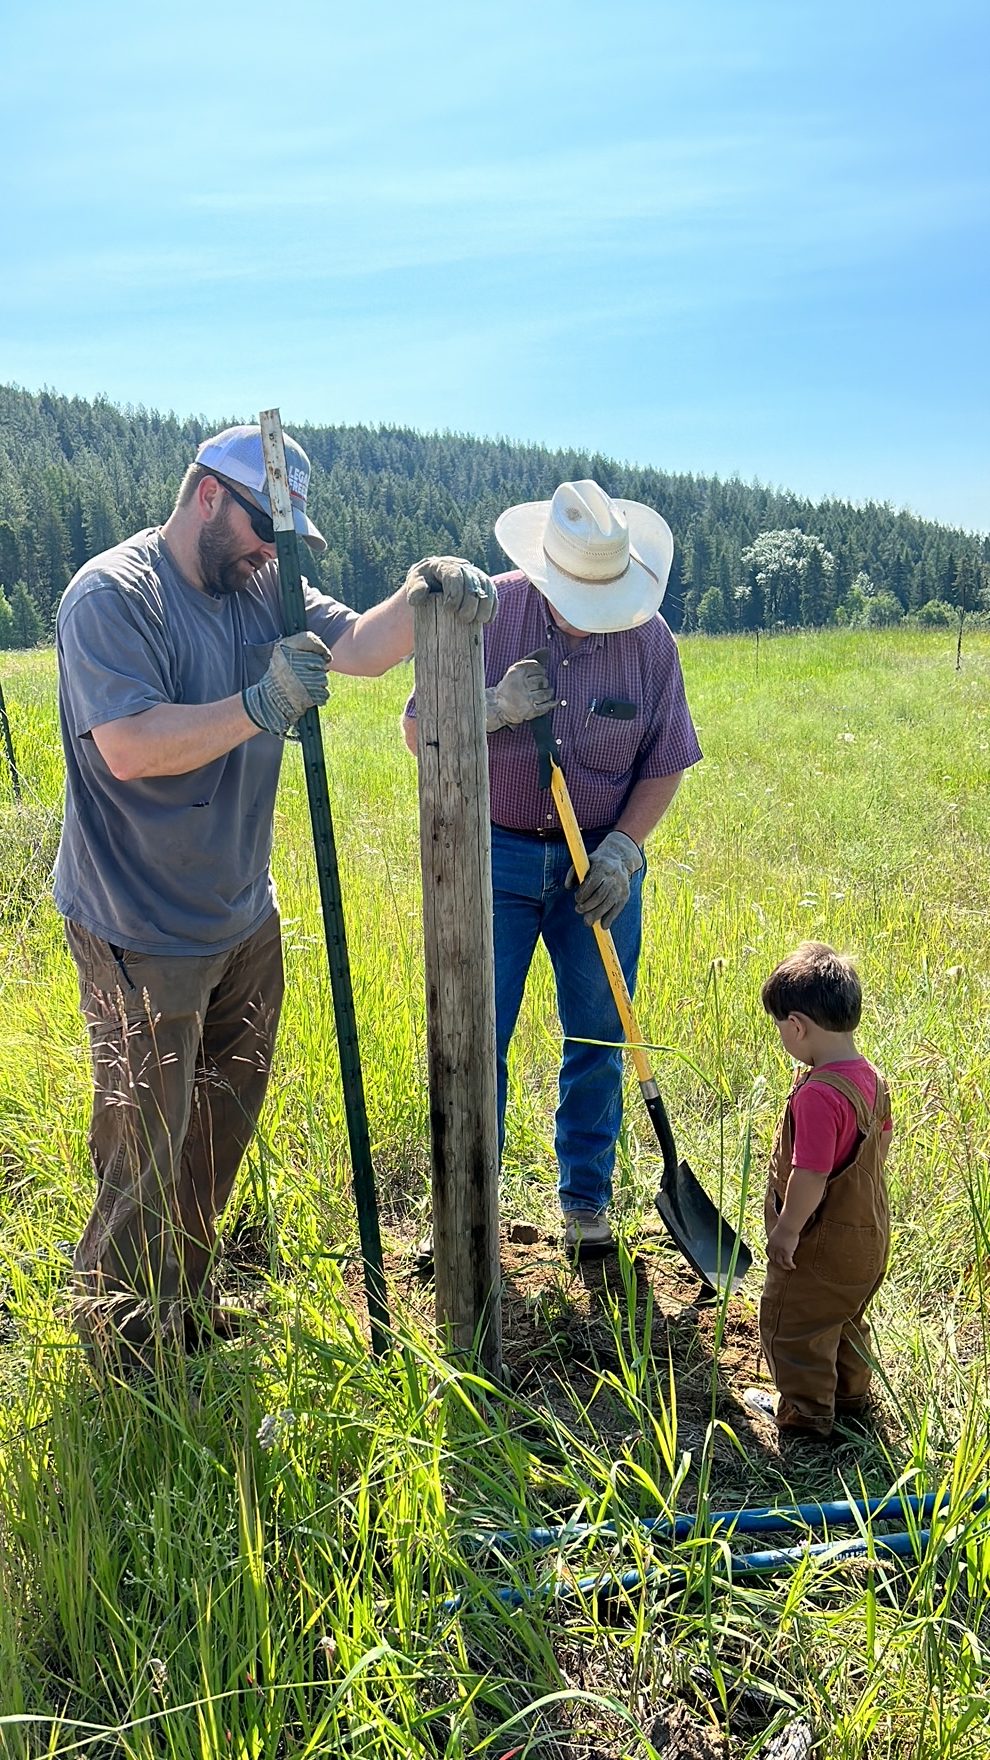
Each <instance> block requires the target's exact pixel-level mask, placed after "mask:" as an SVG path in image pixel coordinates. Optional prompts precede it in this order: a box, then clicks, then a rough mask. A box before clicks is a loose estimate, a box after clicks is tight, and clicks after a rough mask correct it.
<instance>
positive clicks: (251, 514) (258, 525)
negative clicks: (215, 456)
mask: <svg viewBox="0 0 990 1760" xmlns="http://www.w3.org/2000/svg"><path fill="white" fill-rule="evenodd" d="M217 481H218V483H219V484H220V487H221V489H226V491H227V494H228V495H229V496H230V499H231V501H236V502H237V505H238V507H243V509H244V512H245V513H246V514H247V516H248V519H249V520H250V521H251V530H252V532H253V533H254V535H255V537H256V538H260V539H261V542H262V543H263V544H274V542H275V527H274V526H273V525H272V522H271V518H270V516H269V515H268V514H267V513H263V512H262V510H261V508H260V507H256V506H255V504H254V502H253V501H248V500H247V498H246V496H244V495H238V493H237V490H236V489H232V488H231V486H230V484H229V483H228V482H227V481H226V479H225V478H223V477H218V478H217Z"/></svg>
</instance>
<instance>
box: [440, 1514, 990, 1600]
mask: <svg viewBox="0 0 990 1760" xmlns="http://www.w3.org/2000/svg"><path fill="white" fill-rule="evenodd" d="M987 1501H988V1495H987V1493H986V1492H981V1493H980V1494H979V1495H978V1496H977V1497H976V1498H975V1499H974V1500H973V1503H972V1505H971V1506H970V1512H969V1513H973V1514H975V1513H977V1512H978V1511H979V1510H982V1509H983V1508H985V1506H986V1504H987ZM947 1504H948V1498H947V1496H946V1494H945V1493H944V1492H928V1493H927V1494H926V1495H925V1496H924V1497H910V1496H906V1495H905V1494H903V1493H901V1492H892V1493H890V1494H889V1495H888V1496H886V1497H868V1498H851V1499H848V1500H837V1501H836V1502H832V1503H798V1504H792V1505H790V1506H789V1507H786V1508H783V1509H753V1510H746V1509H743V1510H721V1511H719V1512H717V1513H716V1514H715V1515H712V1516H710V1517H709V1518H708V1519H707V1521H706V1520H705V1518H703V1517H701V1518H699V1517H698V1516H679V1517H677V1518H676V1519H675V1520H674V1521H670V1520H669V1519H668V1518H666V1517H659V1516H656V1517H652V1518H648V1519H646V1520H642V1521H638V1522H636V1523H634V1524H633V1526H634V1527H635V1528H637V1529H638V1530H639V1532H641V1533H646V1534H649V1535H660V1536H662V1537H663V1538H665V1539H669V1540H672V1541H677V1540H685V1539H689V1538H691V1536H692V1535H694V1534H695V1533H696V1532H697V1530H698V1529H699V1527H701V1528H702V1529H703V1530H704V1532H705V1533H706V1534H709V1533H711V1534H714V1533H716V1532H717V1531H718V1530H719V1529H720V1528H727V1529H731V1530H732V1532H733V1533H734V1534H763V1533H773V1532H775V1531H776V1532H779V1531H781V1530H784V1531H786V1530H787V1529H788V1528H792V1527H808V1528H811V1529H815V1528H822V1527H825V1528H827V1527H828V1526H832V1527H850V1526H852V1525H853V1524H854V1523H856V1522H857V1521H860V1520H866V1519H873V1518H879V1519H881V1520H883V1519H884V1518H887V1519H889V1518H891V1517H893V1516H897V1515H900V1516H902V1517H903V1516H906V1515H908V1514H911V1515H914V1516H917V1517H920V1518H921V1519H922V1520H926V1519H930V1518H931V1516H932V1515H934V1514H935V1513H936V1512H938V1511H940V1510H942V1509H944V1508H945V1507H947ZM617 1532H618V1530H617V1528H616V1525H615V1523H614V1522H603V1523H592V1522H575V1523H570V1524H567V1523H565V1524H564V1525H563V1526H561V1527H557V1528H529V1529H519V1530H513V1529H511V1528H509V1529H501V1530H500V1531H499V1532H497V1533H494V1534H489V1535H472V1536H471V1540H472V1542H473V1547H472V1549H473V1550H474V1551H485V1550H490V1551H495V1552H498V1553H501V1552H502V1551H503V1550H509V1551H515V1552H520V1551H524V1550H527V1549H528V1550H530V1551H537V1550H546V1549H547V1548H550V1547H553V1546H556V1545H558V1544H561V1543H566V1542H567V1541H569V1540H576V1539H582V1538H589V1537H592V1536H598V1535H615V1534H617ZM930 1539H931V1529H930V1528H920V1529H918V1530H916V1531H915V1532H914V1533H909V1532H906V1531H904V1532H900V1533H896V1534H883V1535H876V1536H874V1537H873V1538H872V1543H871V1541H870V1540H866V1539H863V1538H862V1537H861V1536H856V1537H855V1538H851V1539H849V1540H824V1541H815V1542H813V1543H811V1544H809V1543H808V1542H807V1541H806V1542H804V1543H803V1544H802V1545H800V1546H783V1547H771V1548H769V1549H767V1550H765V1551H762V1552H744V1553H737V1552H730V1553H729V1554H728V1556H727V1557H725V1556H724V1555H723V1556H722V1557H721V1559H720V1561H719V1562H720V1565H721V1566H722V1567H723V1568H725V1569H727V1570H728V1573H729V1576H730V1580H735V1579H738V1578H743V1579H744V1578H746V1577H757V1576H771V1575H774V1574H775V1573H776V1572H778V1571H787V1570H795V1569H796V1568H797V1567H798V1565H800V1564H801V1563H802V1562H803V1561H804V1560H805V1559H820V1560H828V1561H829V1562H830V1563H842V1564H844V1563H845V1562H846V1561H847V1560H850V1559H858V1558H866V1557H876V1558H884V1557H893V1558H911V1557H915V1558H917V1557H920V1554H921V1552H922V1550H923V1549H924V1547H925V1546H926V1545H927V1544H928V1541H929V1540H930ZM689 1581H690V1577H689V1573H688V1572H687V1571H686V1570H684V1569H682V1568H675V1569H673V1570H668V1569H666V1568H664V1567H659V1566H654V1567H651V1568H650V1569H648V1570H628V1571H599V1572H596V1573H594V1574H591V1575H588V1576H585V1577H579V1578H577V1579H572V1580H570V1581H565V1580H560V1579H558V1580H557V1581H555V1582H551V1583H545V1584H539V1585H536V1586H534V1587H532V1588H526V1589H518V1588H513V1587H502V1588H498V1589H496V1590H495V1591H494V1594H495V1599H496V1600H497V1601H500V1602H501V1603H502V1604H503V1606H505V1607H510V1608H515V1607H523V1606H525V1605H526V1604H528V1603H531V1602H534V1601H551V1602H560V1601H575V1600H581V1599H586V1598H588V1597H596V1596H602V1595H606V1596H614V1595H617V1594H620V1593H622V1592H623V1591H626V1592H630V1591H632V1590H635V1589H639V1588H641V1587H645V1586H647V1585H649V1584H652V1583H655V1584H657V1585H659V1586H662V1587H663V1588H664V1589H666V1590H670V1591H672V1592H676V1591H678V1590H680V1589H683V1588H685V1587H686V1586H687V1584H688V1583H689ZM464 1600H465V1597H464V1595H463V1594H458V1595H451V1596H449V1597H448V1598H447V1600H446V1601H445V1602H444V1604H443V1606H444V1611H445V1612H446V1613H456V1612H458V1610H459V1609H460V1608H461V1607H462V1606H463V1605H464Z"/></svg>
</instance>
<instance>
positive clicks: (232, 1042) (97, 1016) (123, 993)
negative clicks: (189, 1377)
mask: <svg viewBox="0 0 990 1760" xmlns="http://www.w3.org/2000/svg"><path fill="white" fill-rule="evenodd" d="M66 939H67V941H68V944H69V949H70V952H71V953H72V957H73V959H74V960H75V963H76V967H77V970H78V974H79V994H80V1005H81V1007H82V1012H83V1015H84V1016H85V1019H86V1025H87V1027H88V1029H89V1040H90V1051H91V1055H92V1064H93V1082H94V1097H93V1116H92V1122H91V1126H90V1134H89V1145H90V1153H91V1157H92V1162H93V1170H94V1172H95V1174H96V1182H97V1190H96V1201H95V1204H94V1206H93V1211H92V1214H91V1216H90V1218H89V1221H88V1222H87V1224H86V1228H85V1231H84V1233H83V1237H82V1239H81V1241H80V1242H79V1245H78V1247H77V1249H76V1254H75V1268H76V1274H77V1286H78V1301H77V1325H78V1328H79V1331H80V1333H81V1335H82V1337H83V1339H84V1341H85V1342H86V1344H87V1345H88V1346H89V1347H90V1348H91V1349H93V1350H95V1351H97V1352H99V1353H103V1352H104V1351H106V1350H111V1349H116V1350H117V1351H118V1352H119V1353H120V1354H122V1355H123V1356H124V1357H125V1359H128V1360H130V1361H138V1362H144V1361H147V1358H148V1355H149V1351H150V1349H151V1347H153V1346H154V1344H155V1342H156V1341H157V1340H160V1339H168V1338H169V1337H172V1338H173V1339H174V1340H175V1341H176V1342H180V1341H181V1339H182V1336H183V1330H184V1320H185V1316H186V1314H187V1313H188V1311H189V1310H190V1308H191V1307H192V1306H193V1305H194V1304H196V1303H202V1302H204V1301H206V1302H208V1301H210V1300H211V1299H212V1285H211V1265H212V1259H213V1254H214V1251H215V1246H216V1233H215V1222H216V1218H217V1217H218V1216H219V1214H220V1212H221V1211H222V1210H223V1207H224V1205H225V1204H226V1202H227V1199H228V1198H229V1196H230V1193H231V1189H232V1187H233V1184H234V1179H235V1176H236V1174H237V1169H238V1167H239V1165H240V1162H241V1158H242V1156H243V1155H244V1152H245V1150H246V1148H247V1145H248V1143H249V1142H250V1140H251V1136H252V1133H253V1131H254V1128H255V1125H256V1123H257V1120H258V1115H259V1113H260V1111H261V1106H262V1102H263V1100H264V1097H265V1090H266V1088H267V1086H268V1077H269V1071H270V1068H271V1059H272V1049H273V1046H274V1042H275V1034H276V1031H277V1028H278V1020H279V1014H280V1012H281V1006H282V992H283V972H282V943H281V934H280V925H279V919H278V915H277V914H276V913H273V914H272V915H271V916H270V917H269V918H268V919H267V921H266V922H265V923H263V924H262V926H261V928H260V929H258V930H256V931H255V933H254V934H253V935H251V936H250V937H249V938H248V939H247V940H246V941H243V942H241V943H240V944H239V945H238V946H236V947H233V948H230V949H229V951H228V952H226V953H217V954H209V955H202V956H200V955H192V956H180V955H167V956H162V955H158V954H145V953H134V952H131V951H129V950H128V949H127V948H120V947H114V946H112V945H110V944H108V943H107V942H105V941H101V940H100V939H99V938H98V937H97V936H95V935H91V934H90V933H89V931H88V930H86V929H83V928H81V927H80V926H79V925H78V924H76V923H67V924H66Z"/></svg>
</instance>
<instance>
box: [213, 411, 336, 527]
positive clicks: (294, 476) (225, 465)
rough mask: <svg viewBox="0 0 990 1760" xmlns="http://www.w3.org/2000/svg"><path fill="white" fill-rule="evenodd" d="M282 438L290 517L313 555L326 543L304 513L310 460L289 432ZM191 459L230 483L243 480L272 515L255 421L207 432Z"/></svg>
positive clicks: (259, 503)
mask: <svg viewBox="0 0 990 1760" xmlns="http://www.w3.org/2000/svg"><path fill="white" fill-rule="evenodd" d="M283 438H284V440H285V470H286V475H287V476H288V479H289V498H290V500H291V502H292V519H293V523H294V525H295V528H296V531H297V532H298V533H299V536H300V537H301V538H305V539H306V542H307V543H308V544H311V545H312V547H313V549H314V550H315V551H316V553H317V555H319V554H320V552H321V551H323V550H325V549H326V547H327V541H326V539H325V537H324V536H323V533H322V532H321V531H319V530H318V528H317V527H316V526H314V524H313V522H312V520H311V519H310V518H309V517H308V515H307V513H306V496H307V494H308V493H309V478H310V463H309V459H308V458H307V457H306V454H305V452H304V451H303V449H302V447H301V446H300V444H299V442H298V440H293V438H292V436H291V434H286V435H284V436H283ZM195 463H196V464H198V465H200V466H201V467H202V469H203V470H206V471H216V473H217V475H218V476H220V477H229V478H230V481H231V482H232V483H243V485H244V487H245V489H250V491H251V493H252V495H253V496H254V498H255V500H256V501H257V503H258V505H259V507H261V508H263V509H264V511H265V513H267V515H268V517H269V519H271V517H272V504H271V501H270V500H269V496H268V473H267V471H266V470H265V454H264V450H263V448H262V445H261V429H260V428H259V427H258V425H257V423H256V422H255V423H251V424H249V423H242V424H241V425H240V426H239V427H237V428H224V429H223V430H222V432H221V433H219V434H211V436H210V438H209V439H208V440H204V441H203V443H202V445H201V446H200V448H199V451H198V452H197V454H196V458H195Z"/></svg>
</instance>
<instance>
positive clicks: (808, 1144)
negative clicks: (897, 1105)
mask: <svg viewBox="0 0 990 1760" xmlns="http://www.w3.org/2000/svg"><path fill="white" fill-rule="evenodd" d="M818 1067H819V1068H820V1069H823V1070H834V1071H835V1073H836V1075H839V1076H845V1077H846V1079H847V1081H850V1082H855V1084H856V1086H857V1088H859V1090H860V1092H861V1093H862V1094H863V1095H864V1097H865V1099H866V1102H867V1105H868V1106H872V1105H873V1104H874V1102H875V1100H876V1097H877V1072H876V1070H875V1069H874V1067H873V1065H872V1063H870V1061H869V1059H868V1058H866V1057H855V1058H850V1059H849V1060H848V1061H847V1062H845V1063H823V1064H820V1065H819V1066H818ZM790 1108H791V1124H792V1126H793V1130H794V1154H793V1157H792V1163H791V1165H792V1166H793V1167H801V1168H806V1169H807V1171H808V1172H809V1173H820V1174H821V1175H822V1178H823V1179H827V1178H828V1176H829V1174H830V1173H834V1172H835V1170H836V1168H838V1167H844V1166H845V1164H846V1162H847V1161H849V1160H850V1159H851V1157H852V1155H853V1153H854V1151H855V1148H856V1143H857V1140H858V1137H859V1126H858V1124H857V1123H856V1113H855V1111H854V1110H853V1105H852V1102H851V1101H850V1100H847V1099H846V1096H845V1095H844V1094H840V1093H839V1091H838V1089H837V1088H828V1087H826V1086H825V1083H824V1082H814V1081H811V1082H809V1081H805V1082H802V1083H801V1084H800V1086H799V1087H797V1088H795V1090H794V1092H793V1094H792V1095H791V1098H790ZM884 1129H885V1130H890V1123H889V1121H888V1123H887V1124H886V1125H885V1126H884Z"/></svg>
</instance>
